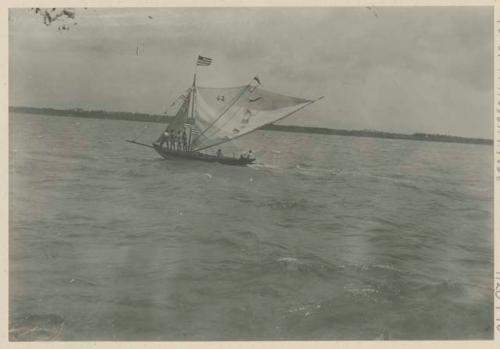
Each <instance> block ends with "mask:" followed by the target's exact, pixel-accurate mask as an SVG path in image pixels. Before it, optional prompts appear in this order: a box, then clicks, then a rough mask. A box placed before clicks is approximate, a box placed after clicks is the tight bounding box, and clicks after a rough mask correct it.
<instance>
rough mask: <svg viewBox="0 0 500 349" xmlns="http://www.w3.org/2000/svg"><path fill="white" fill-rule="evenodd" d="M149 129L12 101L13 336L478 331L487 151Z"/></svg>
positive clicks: (338, 336)
mask: <svg viewBox="0 0 500 349" xmlns="http://www.w3.org/2000/svg"><path fill="white" fill-rule="evenodd" d="M162 129H163V125H161V124H144V123H141V122H127V121H116V120H91V119H81V118H72V117H67V118H65V117H56V116H42V115H27V114H26V115H25V114H11V115H10V179H9V180H10V232H9V234H10V237H9V239H10V240H9V241H10V243H9V251H10V310H9V320H10V321H9V335H10V339H11V340H29V341H32V340H63V341H66V340H67V341H71V340H86V341H89V340H91V341H93V340H155V341H157V340H309V339H314V340H320V339H321V340H351V339H353V340H354V339H356V340H362V339H363V340H399V339H490V338H492V336H493V322H492V320H493V288H492V285H493V282H492V280H493V248H492V244H493V243H492V240H493V234H492V230H493V171H492V166H493V158H492V157H493V151H492V147H490V146H481V145H470V144H447V143H430V142H429V143H428V142H416V141H405V140H389V139H376V138H356V137H342V136H328V135H317V134H299V133H285V132H273V131H257V132H255V133H253V134H251V135H249V136H248V137H243V138H242V139H241V141H239V142H238V143H237V144H235V145H232V146H231V148H225V149H223V150H224V153H225V154H226V155H228V154H231V153H232V152H235V153H236V150H237V149H241V150H248V149H252V150H254V151H255V152H256V153H257V157H258V164H256V165H253V166H252V167H247V168H242V167H232V166H224V165H219V164H210V163H203V162H196V161H188V160H171V161H167V160H164V159H162V158H160V157H159V155H157V154H156V153H155V152H154V151H153V150H152V149H149V148H145V147H140V146H136V145H133V144H130V143H126V142H125V141H124V140H125V139H129V138H133V137H136V136H139V139H138V140H139V141H144V142H147V143H150V142H151V141H152V140H154V139H156V138H157V137H158V135H159V134H160V132H161V131H162ZM236 155H238V153H236Z"/></svg>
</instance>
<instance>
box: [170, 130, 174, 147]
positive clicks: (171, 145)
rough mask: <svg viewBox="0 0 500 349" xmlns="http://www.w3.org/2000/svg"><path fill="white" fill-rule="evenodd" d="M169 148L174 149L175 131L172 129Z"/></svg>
mask: <svg viewBox="0 0 500 349" xmlns="http://www.w3.org/2000/svg"><path fill="white" fill-rule="evenodd" d="M169 146H170V149H169V150H172V151H175V132H174V130H170V144H169Z"/></svg>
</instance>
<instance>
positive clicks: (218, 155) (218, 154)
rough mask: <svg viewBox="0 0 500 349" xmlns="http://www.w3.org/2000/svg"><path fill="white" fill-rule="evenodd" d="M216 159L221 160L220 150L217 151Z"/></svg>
mask: <svg viewBox="0 0 500 349" xmlns="http://www.w3.org/2000/svg"><path fill="white" fill-rule="evenodd" d="M217 158H219V159H220V158H222V150H220V149H218V150H217Z"/></svg>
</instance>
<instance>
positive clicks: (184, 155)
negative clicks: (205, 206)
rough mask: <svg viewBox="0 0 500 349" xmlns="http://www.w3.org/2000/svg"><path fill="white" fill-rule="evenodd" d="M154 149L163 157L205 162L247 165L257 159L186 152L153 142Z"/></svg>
mask: <svg viewBox="0 0 500 349" xmlns="http://www.w3.org/2000/svg"><path fill="white" fill-rule="evenodd" d="M153 148H154V150H156V152H157V153H158V154H160V155H161V156H162V157H164V158H165V159H167V160H170V159H174V158H178V159H189V160H197V161H205V162H217V163H220V164H224V165H231V166H246V165H248V164H251V163H253V162H254V161H255V159H244V158H239V159H238V158H229V157H224V156H223V157H217V156H215V155H208V154H203V153H199V152H194V151H193V152H185V151H172V150H167V149H165V148H163V147H160V146H159V145H157V144H153Z"/></svg>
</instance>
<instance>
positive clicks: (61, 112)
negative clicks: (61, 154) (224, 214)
mask: <svg viewBox="0 0 500 349" xmlns="http://www.w3.org/2000/svg"><path fill="white" fill-rule="evenodd" d="M9 112H14V113H25V114H38V115H53V116H66V117H79V118H91V119H110V120H125V121H142V122H156V123H168V122H169V121H170V120H171V117H170V116H166V115H158V114H146V113H130V112H108V111H102V110H83V109H54V108H35V107H9ZM261 129H262V130H268V131H281V132H299V133H314V134H324V135H337V136H351V137H371V138H387V139H403V140H413V141H424V142H444V143H462V144H480V145H493V140H491V139H484V138H468V137H457V136H449V135H440V134H429V133H413V134H404V133H392V132H382V131H372V130H343V129H332V128H322V127H307V126H292V125H266V126H264V127H261Z"/></svg>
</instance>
